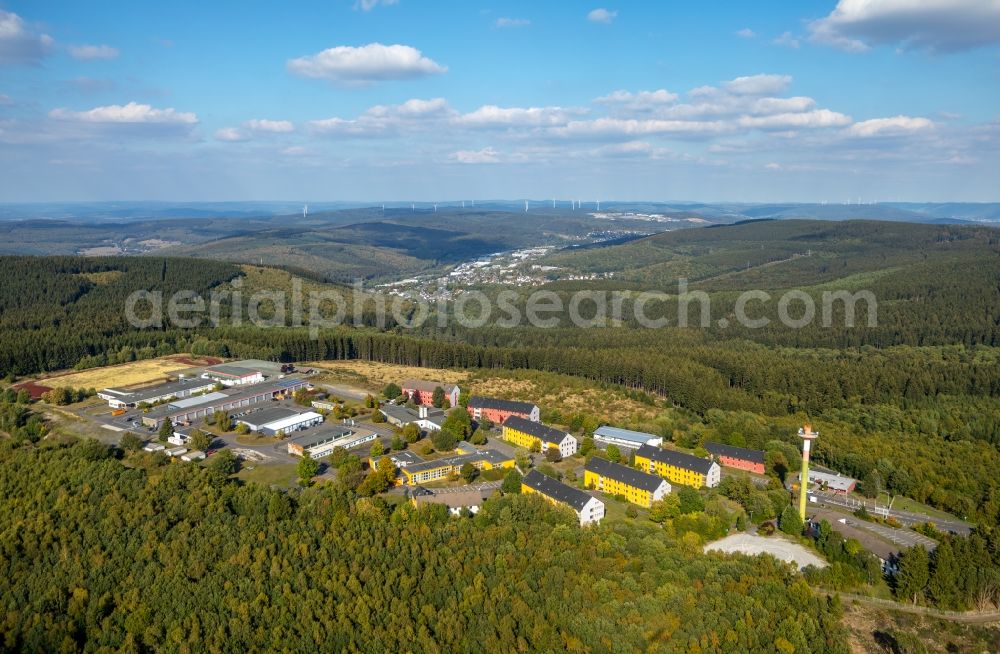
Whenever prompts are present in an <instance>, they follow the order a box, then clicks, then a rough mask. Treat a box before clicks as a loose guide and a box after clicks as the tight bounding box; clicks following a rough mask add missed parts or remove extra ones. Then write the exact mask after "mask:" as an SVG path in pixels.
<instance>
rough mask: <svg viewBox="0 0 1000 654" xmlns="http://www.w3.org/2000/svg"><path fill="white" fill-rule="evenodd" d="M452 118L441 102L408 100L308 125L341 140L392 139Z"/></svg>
mask: <svg viewBox="0 0 1000 654" xmlns="http://www.w3.org/2000/svg"><path fill="white" fill-rule="evenodd" d="M454 115H455V112H454V110H452V109H451V108H450V107H449V106H448V102H447V101H446V100H445V99H444V98H434V99H432V100H419V99H412V100H407V101H406V102H404V103H402V104H398V105H375V106H374V107H371V108H369V109H368V110H366V111H365V112H364V113H362V114H361V115H360V116H358V117H357V118H351V119H348V118H339V117H332V118H325V119H322V120H313V121H310V122H309V123H308V126H309V129H311V130H312V131H314V132H316V133H319V134H331V135H341V136H359V137H372V136H392V135H394V134H397V133H399V132H401V131H408V130H414V129H418V128H419V127H421V126H426V125H430V124H434V125H437V124H440V123H441V122H442V121H445V120H447V119H449V118H451V117H452V116H454Z"/></svg>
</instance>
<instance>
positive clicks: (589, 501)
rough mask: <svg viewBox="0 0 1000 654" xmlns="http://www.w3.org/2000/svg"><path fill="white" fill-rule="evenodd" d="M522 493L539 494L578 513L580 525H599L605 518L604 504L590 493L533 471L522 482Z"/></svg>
mask: <svg viewBox="0 0 1000 654" xmlns="http://www.w3.org/2000/svg"><path fill="white" fill-rule="evenodd" d="M521 492H522V493H525V494H530V493H538V494H539V495H541V496H542V497H544V498H545V499H547V500H548V501H550V502H552V503H554V504H564V505H566V506H568V507H569V508H571V509H573V511H575V512H576V515H577V517H578V518H579V519H580V525H581V526H583V525H589V524H598V523H600V522H601V519H602V518H603V517H604V502H602V501H601V500H599V499H597V498H596V497H594V496H593V495H591V494H590V493H585V492H584V491H582V490H580V489H579V488H573V487H572V486H567V485H566V484H564V483H562V482H561V481H558V480H556V479H553V478H552V477H549V476H547V475H543V474H542V473H540V472H538V471H537V470H532V471H530V472H529V473H528V474H526V475H525V476H524V479H522V480H521Z"/></svg>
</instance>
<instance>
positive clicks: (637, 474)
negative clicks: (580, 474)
mask: <svg viewBox="0 0 1000 654" xmlns="http://www.w3.org/2000/svg"><path fill="white" fill-rule="evenodd" d="M584 469H586V470H589V471H590V472H594V473H597V474H599V475H600V476H602V477H608V478H609V479H614V480H616V481H620V482H622V483H624V484H627V485H629V486H632V487H634V488H640V489H642V490H644V491H649V492H650V493H652V492H653V491H655V490H656V489H657V488H659V487H660V485H661V484H663V483H664V481H663V477H659V476H657V475H651V474H649V473H648V472H642V471H640V470H636V469H635V468H629V467H628V466H623V465H621V464H620V463H615V462H613V461H608V460H607V459H602V458H601V457H598V456H595V457H592V458H591V459H590V461H587V465H586V466H584Z"/></svg>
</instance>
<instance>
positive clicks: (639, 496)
mask: <svg viewBox="0 0 1000 654" xmlns="http://www.w3.org/2000/svg"><path fill="white" fill-rule="evenodd" d="M583 483H584V485H585V486H587V487H588V488H593V489H595V490H599V491H603V492H605V493H608V494H609V495H616V496H622V497H624V498H625V499H626V500H628V501H629V502H631V503H633V504H638V505H639V506H643V507H646V508H647V509H648V508H649V507H650V506H651V505H652V504H653V502H658V501H659V500H662V499H663V498H664V497H666V496H667V495H668V494H670V491H671V490H672V487H671V486H670V484H669V483H668V482H667V480H666V479H664V478H663V477H659V476H657V475H651V474H649V473H647V472H642V471H641V470H636V469H634V468H629V467H628V466H623V465H621V464H620V463H615V462H613V461H608V460H607V459H602V458H601V457H597V456H595V457H592V458H591V459H590V461H588V462H587V465H586V466H585V467H584V473H583Z"/></svg>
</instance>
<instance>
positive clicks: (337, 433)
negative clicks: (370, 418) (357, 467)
mask: <svg viewBox="0 0 1000 654" xmlns="http://www.w3.org/2000/svg"><path fill="white" fill-rule="evenodd" d="M353 432H354V430H353V429H350V428H349V427H344V426H337V427H330V428H327V429H323V430H322V431H313V430H308V431H307V432H306V434H305V435H304V436H299V437H298V438H293V439H291V440H290V441H289V442H290V443H295V444H296V445H299V446H301V447H302V448H303V449H306V450H308V449H309V448H311V447H314V446H316V445H321V444H323V443H329V442H330V441H335V440H337V439H339V438H343V437H345V436H348V435H350V434H352V433H353Z"/></svg>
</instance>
